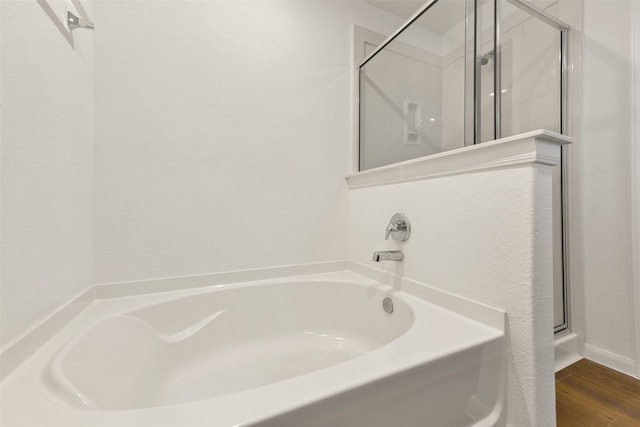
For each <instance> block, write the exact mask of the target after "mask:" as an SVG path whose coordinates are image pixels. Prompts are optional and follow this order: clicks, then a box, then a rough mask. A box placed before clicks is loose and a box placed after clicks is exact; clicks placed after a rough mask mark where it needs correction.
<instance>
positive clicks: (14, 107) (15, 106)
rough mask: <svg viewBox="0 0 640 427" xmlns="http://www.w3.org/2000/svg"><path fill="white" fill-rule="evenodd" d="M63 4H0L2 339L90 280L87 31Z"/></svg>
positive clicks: (90, 136) (90, 63)
mask: <svg viewBox="0 0 640 427" xmlns="http://www.w3.org/2000/svg"><path fill="white" fill-rule="evenodd" d="M67 8H72V6H71V4H70V3H69V2H67V1H48V2H44V1H32V2H26V1H2V12H1V13H2V14H1V15H0V22H1V38H2V44H1V45H0V54H1V73H2V74H1V77H0V88H1V92H2V96H0V99H1V100H2V115H1V134H0V136H1V140H2V212H1V214H2V250H1V256H2V268H1V281H2V298H1V313H2V321H1V322H0V324H1V333H0V340H1V341H2V342H6V341H8V340H10V339H12V338H14V337H15V336H16V335H17V334H19V333H20V332H21V331H23V330H24V329H25V328H27V327H28V326H30V325H32V324H33V323H34V322H35V321H37V320H38V319H39V318H41V317H42V316H44V315H45V314H48V313H49V312H50V311H51V310H53V309H54V308H55V307H57V306H58V305H59V304H61V303H62V302H63V301H66V300H68V299H69V298H70V297H71V296H73V295H74V294H76V293H78V292H80V291H81V290H83V289H85V288H86V287H87V286H89V285H90V284H91V275H92V272H91V271H92V259H91V253H92V230H91V228H92V196H91V192H92V190H91V188H92V178H93V59H92V55H93V52H92V36H93V34H92V33H91V32H90V31H85V32H82V33H81V32H77V33H74V34H73V35H71V34H69V32H68V30H66V29H65V27H64V25H63V24H62V22H61V18H62V16H63V13H64V11H65V10H66V9H67ZM71 10H73V9H71Z"/></svg>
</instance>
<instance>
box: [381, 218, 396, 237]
mask: <svg viewBox="0 0 640 427" xmlns="http://www.w3.org/2000/svg"><path fill="white" fill-rule="evenodd" d="M392 231H398V224H397V223H395V222H393V223H391V224H389V225H387V232H386V233H385V235H384V240H389V235H390V234H391V232H392Z"/></svg>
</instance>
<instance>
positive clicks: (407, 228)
mask: <svg viewBox="0 0 640 427" xmlns="http://www.w3.org/2000/svg"><path fill="white" fill-rule="evenodd" d="M410 234H411V223H410V222H409V218H407V216H406V215H405V214H403V213H397V214H395V215H393V216H392V217H391V219H390V220H389V225H387V231H386V234H385V236H384V239H385V240H389V236H391V237H393V240H398V241H399V242H406V241H407V240H409V235H410Z"/></svg>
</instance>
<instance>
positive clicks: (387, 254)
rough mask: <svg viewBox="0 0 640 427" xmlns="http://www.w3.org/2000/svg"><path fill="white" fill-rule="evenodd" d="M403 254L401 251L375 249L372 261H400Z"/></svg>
mask: <svg viewBox="0 0 640 427" xmlns="http://www.w3.org/2000/svg"><path fill="white" fill-rule="evenodd" d="M403 259H404V254H403V253H402V251H376V252H374V253H373V261H375V262H380V261H402V260H403Z"/></svg>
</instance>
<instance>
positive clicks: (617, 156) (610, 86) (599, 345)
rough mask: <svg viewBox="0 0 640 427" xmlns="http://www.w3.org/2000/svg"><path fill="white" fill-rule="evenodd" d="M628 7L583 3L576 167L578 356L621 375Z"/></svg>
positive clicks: (626, 323)
mask: <svg viewBox="0 0 640 427" xmlns="http://www.w3.org/2000/svg"><path fill="white" fill-rule="evenodd" d="M631 8H632V2H629V1H596V0H587V1H585V3H584V24H583V25H584V38H583V46H584V48H583V86H582V87H583V114H582V121H583V122H582V141H581V163H580V167H581V174H582V177H583V178H582V186H581V189H580V190H581V195H582V206H581V208H582V217H583V224H582V234H583V241H584V249H583V253H582V255H583V275H584V283H583V286H584V289H583V291H584V304H585V324H584V328H585V337H584V339H585V355H586V356H587V357H589V358H591V359H594V360H596V361H599V362H601V363H605V364H608V365H609V366H612V367H615V368H617V369H620V370H623V371H625V372H628V373H632V372H633V367H634V359H635V355H634V348H633V343H634V328H633V287H632V266H633V265H632V261H631V230H632V229H631V163H630V162H629V159H630V157H631V153H632V151H631V147H632V133H631V132H632V126H633V121H632V120H633V119H632V116H631V113H632V103H633V101H634V100H633V91H632V90H631V83H632V67H631V63H632V46H631V34H632V32H631V30H632V28H631V23H632V21H631V15H632V14H631ZM614 28H615V31H612V29H614ZM636 90H637V88H636ZM635 333H637V332H635Z"/></svg>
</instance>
